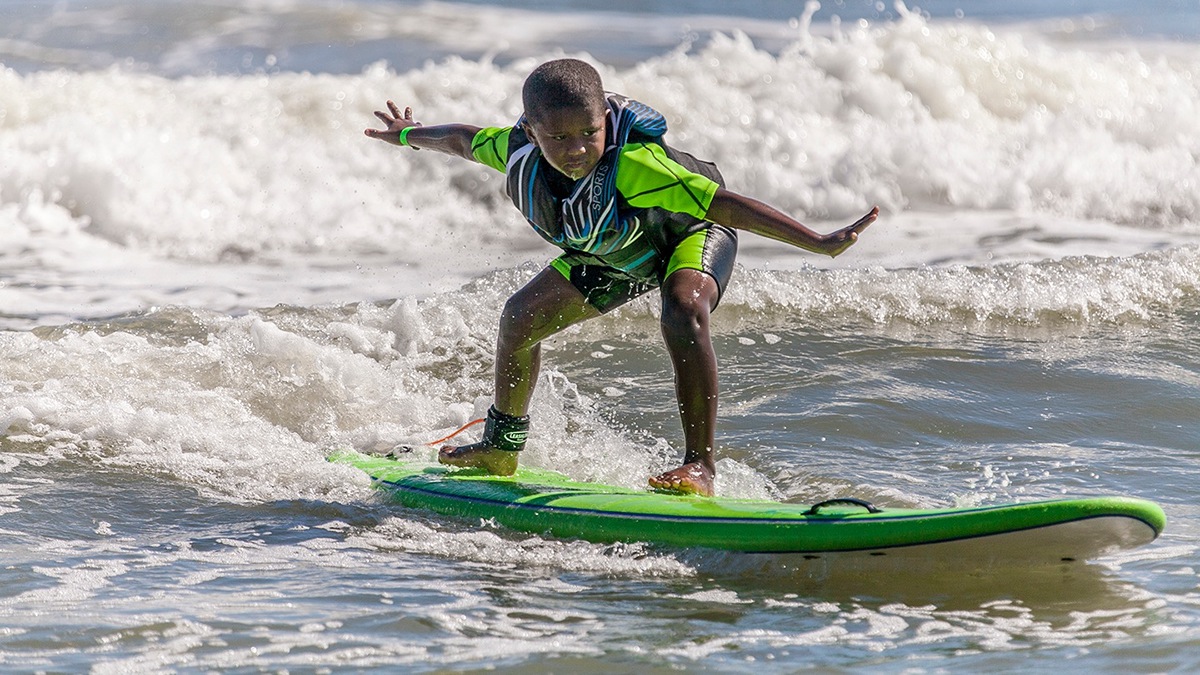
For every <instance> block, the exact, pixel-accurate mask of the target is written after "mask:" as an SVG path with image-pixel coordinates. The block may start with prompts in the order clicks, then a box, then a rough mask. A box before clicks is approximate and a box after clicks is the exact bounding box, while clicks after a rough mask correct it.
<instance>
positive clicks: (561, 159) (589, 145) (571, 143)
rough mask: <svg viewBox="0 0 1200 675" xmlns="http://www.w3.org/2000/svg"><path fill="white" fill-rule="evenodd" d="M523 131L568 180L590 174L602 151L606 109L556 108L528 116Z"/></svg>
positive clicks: (606, 133)
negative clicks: (532, 116)
mask: <svg viewBox="0 0 1200 675" xmlns="http://www.w3.org/2000/svg"><path fill="white" fill-rule="evenodd" d="M525 130H526V132H527V133H528V134H529V138H530V139H531V140H532V141H533V144H534V145H536V146H537V147H538V148H539V149H540V150H541V151H542V155H543V156H545V158H546V161H548V162H550V166H552V167H554V168H555V169H558V171H559V172H561V173H562V174H563V175H565V176H566V177H567V178H570V179H571V180H579V179H580V178H583V177H584V176H586V175H588V174H589V173H591V171H592V169H593V168H595V167H596V164H597V163H598V162H599V161H600V156H601V155H603V154H604V144H605V139H606V138H608V110H607V108H605V109H603V110H599V111H597V110H590V109H588V108H584V107H579V108H574V107H572V108H555V109H553V110H545V111H542V112H541V113H540V114H539V115H538V116H537V119H536V121H534V120H533V119H532V118H527V119H526V122H525Z"/></svg>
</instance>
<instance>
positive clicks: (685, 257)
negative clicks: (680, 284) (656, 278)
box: [663, 228, 712, 279]
mask: <svg viewBox="0 0 1200 675" xmlns="http://www.w3.org/2000/svg"><path fill="white" fill-rule="evenodd" d="M709 232H710V229H709V228H704V229H703V230H700V231H699V232H693V233H692V234H689V235H688V236H687V237H684V239H683V241H681V242H679V245H678V246H676V247H675V251H674V252H673V253H672V254H671V259H670V260H669V261H668V262H667V273H666V274H664V275H663V279H666V278H667V277H669V276H671V275H672V274H674V273H675V271H676V270H696V271H698V272H706V273H708V274H712V272H711V271H710V270H706V269H704V245H705V243H706V242H707V241H708V233H709Z"/></svg>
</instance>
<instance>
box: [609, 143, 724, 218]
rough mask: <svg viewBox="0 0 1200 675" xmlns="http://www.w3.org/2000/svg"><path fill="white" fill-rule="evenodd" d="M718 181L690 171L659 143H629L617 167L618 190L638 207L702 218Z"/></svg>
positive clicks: (630, 202)
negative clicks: (672, 157) (669, 154)
mask: <svg viewBox="0 0 1200 675" xmlns="http://www.w3.org/2000/svg"><path fill="white" fill-rule="evenodd" d="M718 187H720V186H719V185H717V183H716V181H714V180H712V179H711V178H708V177H707V176H701V175H700V174H698V173H693V172H691V171H688V170H687V169H685V168H684V167H683V166H681V165H680V164H679V163H678V162H675V161H674V160H672V159H670V158H669V157H667V153H666V152H664V151H663V149H662V146H660V145H658V144H657V143H629V144H627V145H626V146H625V147H624V148H623V149H622V152H621V159H620V162H619V163H618V164H617V191H618V192H620V193H621V195H622V196H623V197H625V201H626V202H628V203H629V205H630V206H633V207H635V208H651V207H655V206H657V207H659V208H662V209H666V210H667V211H674V212H676V213H686V214H688V215H690V216H693V217H696V218H700V219H703V218H704V217H705V216H706V215H707V214H708V207H709V206H710V205H711V204H712V200H713V196H714V195H716V194H717V188H718Z"/></svg>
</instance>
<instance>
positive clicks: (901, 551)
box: [330, 452, 1166, 565]
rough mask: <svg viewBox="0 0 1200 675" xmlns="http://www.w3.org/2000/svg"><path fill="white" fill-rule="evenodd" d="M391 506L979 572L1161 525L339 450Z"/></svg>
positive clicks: (1056, 502)
mask: <svg viewBox="0 0 1200 675" xmlns="http://www.w3.org/2000/svg"><path fill="white" fill-rule="evenodd" d="M330 461H333V462H337V463H341V464H349V465H351V466H354V467H357V468H359V469H361V470H363V471H365V472H366V473H367V474H368V475H370V476H371V478H372V479H373V480H374V481H375V483H376V485H377V486H378V487H379V488H382V489H384V490H387V491H389V492H390V493H391V495H392V496H393V497H394V499H395V500H397V501H398V502H400V503H401V504H403V505H405V506H408V507H411V508H418V509H426V510H429V511H434V512H437V513H441V514H445V515H449V516H455V517H459V518H468V519H488V520H492V521H494V522H496V523H498V524H500V525H503V526H506V527H508V528H511V529H513V530H518V531H522V532H529V533H534V534H546V535H550V536H554V537H560V538H578V539H583V540H586V541H591V542H598V543H612V542H634V541H637V542H647V543H652V544H658V545H662V546H669V547H687V548H693V547H701V548H708V549H719V550H724V551H737V552H743V553H770V554H795V555H798V556H803V557H807V558H819V557H822V556H828V555H865V556H903V557H908V556H916V557H929V556H942V557H944V558H950V559H957V560H963V561H966V560H971V561H975V562H985V563H989V564H1021V565H1029V564H1042V563H1061V562H1063V561H1083V560H1089V559H1092V558H1095V557H1098V556H1102V555H1107V554H1112V553H1116V552H1120V551H1122V550H1126V549H1131V548H1134V547H1138V546H1142V545H1145V544H1148V543H1150V542H1152V541H1153V540H1154V539H1155V538H1157V537H1158V535H1159V534H1160V533H1161V532H1162V530H1163V527H1164V526H1165V524H1166V516H1165V514H1164V513H1163V511H1162V509H1161V508H1160V507H1159V506H1158V505H1157V504H1155V503H1153V502H1149V501H1146V500H1142V499H1134V498H1130V497H1086V498H1078V499H1053V500H1043V501H1033V502H1027V503H1015V504H998V505H989V506H970V507H957V508H936V509H907V508H876V507H875V506H873V505H871V504H869V503H867V502H865V501H862V500H858V499H853V498H842V499H833V500H829V501H825V502H822V503H820V504H815V505H802V504H791V503H783V502H774V501H767V500H752V499H729V498H721V497H714V498H708V497H696V496H680V495H669V494H662V493H657V492H652V491H644V490H635V489H629V488H623V487H616V486H611V485H602V484H597V483H585V482H579V481H574V480H571V479H570V478H568V477H566V476H564V475H562V474H559V473H555V472H553V471H546V470H542V469H536V468H527V467H522V468H520V469H518V470H517V473H516V475H513V476H492V475H488V474H486V473H484V472H482V471H480V470H477V469H454V468H450V467H444V466H429V465H427V464H424V463H421V462H419V461H415V460H408V459H393V458H388V457H375V456H368V455H363V454H360V453H357V452H339V453H336V454H334V455H333V456H331V457H330Z"/></svg>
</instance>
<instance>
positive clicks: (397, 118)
mask: <svg viewBox="0 0 1200 675" xmlns="http://www.w3.org/2000/svg"><path fill="white" fill-rule="evenodd" d="M387 108H388V110H387V112H384V111H382V110H376V111H375V117H377V118H379V121H380V122H383V124H384V126H385V127H386V128H384V129H366V130H364V131H363V133H364V134H366V135H367V136H370V137H371V138H378V139H379V140H381V141H387V142H389V143H393V144H397V143H399V142H400V138H399V134H400V131H402V130H403V129H404V128H405V127H411V126H416V125H417V123H416V122H414V121H413V117H412V108H410V107H405V108H404V112H403V113H401V112H400V106H398V105H396V102H395V101H388V102H387Z"/></svg>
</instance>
